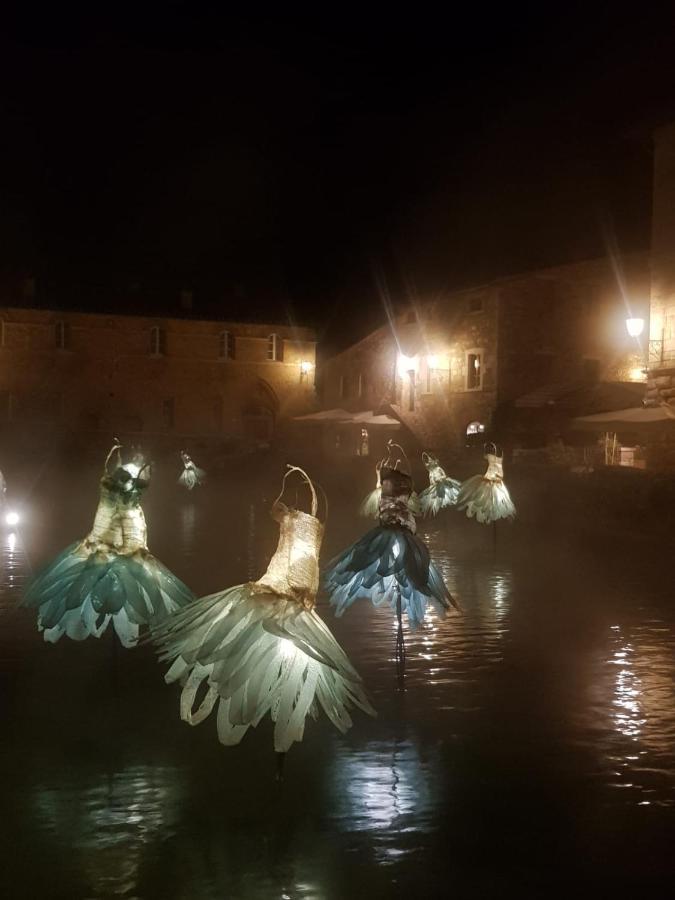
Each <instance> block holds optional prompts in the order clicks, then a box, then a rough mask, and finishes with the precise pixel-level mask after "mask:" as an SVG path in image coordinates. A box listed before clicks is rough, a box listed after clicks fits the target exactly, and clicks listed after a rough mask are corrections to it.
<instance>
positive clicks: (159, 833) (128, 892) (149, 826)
mask: <svg viewBox="0 0 675 900" xmlns="http://www.w3.org/2000/svg"><path fill="white" fill-rule="evenodd" d="M179 785H180V778H179V770H177V769H173V768H161V767H156V768H155V767H151V766H136V767H133V768H128V769H124V770H123V771H121V772H116V773H114V774H112V775H111V776H110V777H109V778H105V777H102V778H101V779H100V780H99V781H97V782H96V783H95V784H93V785H91V786H89V787H82V788H78V787H76V786H74V785H65V786H62V787H59V788H45V787H40V788H38V789H37V790H36V794H35V804H36V807H37V810H38V813H39V816H40V818H41V821H42V824H43V827H45V828H46V829H47V830H48V831H50V832H51V833H52V835H53V838H54V840H55V841H61V842H63V845H64V850H65V849H67V850H68V852H70V853H74V854H77V855H78V856H79V857H80V858H81V859H80V863H81V868H82V870H83V871H84V872H86V873H87V876H88V878H89V880H90V883H91V887H92V888H93V889H95V891H96V892H97V896H98V895H101V896H124V897H127V896H129V897H130V896H137V894H136V891H137V887H138V873H139V870H140V868H141V865H142V863H143V861H144V855H145V853H146V849H145V848H146V847H147V845H148V844H150V843H151V842H152V841H155V840H165V839H166V838H167V837H170V836H171V834H172V826H173V825H174V824H175V823H176V822H177V821H178V818H179V805H180V804H179V801H180V799H181V796H182V790H181V789H180V788H179Z"/></svg>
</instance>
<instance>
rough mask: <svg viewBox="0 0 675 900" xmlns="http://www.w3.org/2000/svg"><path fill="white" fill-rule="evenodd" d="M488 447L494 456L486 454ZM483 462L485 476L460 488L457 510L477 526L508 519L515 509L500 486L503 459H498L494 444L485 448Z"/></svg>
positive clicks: (506, 491)
mask: <svg viewBox="0 0 675 900" xmlns="http://www.w3.org/2000/svg"><path fill="white" fill-rule="evenodd" d="M490 447H492V449H493V450H494V452H490V450H489V448H490ZM485 459H486V460H487V462H488V467H487V470H486V472H485V475H472V477H471V478H469V479H467V480H466V481H465V482H463V484H462V486H461V487H460V489H459V494H458V496H457V509H465V510H466V514H467V516H469V518H471V517H474V516H475V518H476V520H477V521H478V522H482V523H483V524H484V525H489V524H490V523H492V522H497V521H498V520H499V519H512V518H513V517H514V516H515V514H516V507H515V506H514V503H513V500H511V495H510V494H509V490H508V488H507V487H506V485H505V484H504V467H503V460H504V455H503V454H502V455H499V452H498V450H497V447H496V445H495V444H487V445H486V453H485Z"/></svg>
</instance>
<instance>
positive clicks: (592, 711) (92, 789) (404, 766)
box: [0, 464, 675, 900]
mask: <svg viewBox="0 0 675 900" xmlns="http://www.w3.org/2000/svg"><path fill="white" fill-rule="evenodd" d="M98 468H99V467H97V466H92V467H90V466H84V467H80V468H77V467H62V468H60V467H59V468H55V467H52V468H50V469H49V470H48V471H46V472H43V473H42V474H41V475H40V476H39V477H37V476H36V477H31V478H29V477H25V478H23V479H18V481H17V482H16V483H15V484H14V485H13V484H12V482H11V480H10V496H11V495H12V491H14V496H15V498H16V499H17V501H18V505H19V506H20V507H21V511H22V521H21V523H20V525H19V526H18V527H17V528H16V529H14V530H13V531H12V530H10V529H7V528H6V529H4V530H2V531H1V532H0V678H1V679H2V703H3V724H4V728H3V737H2V741H0V759H1V761H2V772H3V774H4V779H3V782H4V783H3V790H2V809H1V815H0V820H1V821H2V829H3V840H2V842H0V859H1V861H2V880H3V884H4V886H5V888H6V890H5V891H4V894H5V896H7V897H11V898H14V897H49V898H51V897H54V898H61V897H63V898H99V897H100V898H105V897H121V898H160V897H161V898H165V900H167V898H186V900H187V898H189V900H201V898H209V900H210V898H223V897H226V898H245V900H248V898H254V900H255V898H272V897H273V898H284V897H287V898H293V900H295V898H357V897H408V896H411V895H412V896H416V897H419V898H427V897H432V898H433V897H446V896H451V895H453V894H455V895H458V896H468V895H469V892H471V895H472V896H479V897H492V896H494V897H503V896H505V895H506V893H507V892H508V891H512V892H517V894H519V895H520V896H534V897H536V896H551V895H558V894H560V895H562V894H565V895H567V894H569V893H570V892H571V891H575V892H576V893H577V895H579V894H581V895H585V891H589V892H590V891H591V890H593V891H594V892H595V893H596V894H597V895H598V896H610V895H611V896H621V895H622V893H623V892H626V893H629V892H632V893H633V895H639V896H645V895H657V887H656V886H657V885H659V884H661V883H662V882H663V880H664V879H665V878H667V877H668V876H669V875H671V874H673V871H672V868H673V867H672V863H671V860H670V856H671V854H670V847H669V845H670V834H672V825H673V817H674V815H675V812H674V810H673V807H674V806H675V604H674V603H673V597H672V588H671V587H670V579H669V577H668V572H667V571H666V568H665V563H664V552H663V547H662V546H661V547H659V546H657V545H654V546H653V549H650V547H651V545H650V544H648V543H647V542H645V543H643V544H641V545H640V547H639V551H638V550H636V549H635V547H634V546H633V544H632V543H631V542H630V541H629V540H626V541H625V543H624V544H621V543H619V542H617V541H614V542H612V543H610V542H608V541H607V540H606V539H605V538H604V536H603V535H600V534H598V535H597V540H594V539H593V538H592V537H591V538H586V539H584V540H580V539H578V538H577V537H576V536H575V535H574V534H571V533H570V534H569V535H565V536H564V540H563V539H562V538H561V535H560V533H559V532H557V533H554V532H553V531H551V532H550V533H546V532H545V531H543V530H542V529H535V528H532V527H530V526H528V524H527V523H526V522H524V521H518V520H517V521H516V522H515V523H513V524H505V525H500V526H499V528H498V532H497V539H496V550H495V544H494V540H493V533H492V529H491V528H487V527H484V526H480V525H478V524H477V523H475V522H473V521H469V520H466V519H465V518H464V517H462V516H461V515H459V514H456V513H452V512H448V513H446V514H441V515H440V516H439V517H438V519H436V520H433V521H429V522H422V523H420V534H421V535H422V536H423V537H424V538H425V540H426V541H427V542H428V544H429V547H430V550H431V552H432V555H433V557H434V559H435V560H436V562H437V564H438V566H439V567H440V569H441V571H442V574H443V576H444V577H445V579H446V581H447V584H448V586H449V588H450V590H451V592H452V593H453V595H454V596H455V597H456V598H457V599H458V601H459V603H460V604H461V607H462V612H461V614H452V615H450V616H449V617H448V618H447V619H445V620H440V619H438V617H436V616H435V615H434V614H432V615H430V616H429V618H428V621H427V622H426V623H425V625H424V627H423V628H421V629H420V630H419V631H417V632H415V633H410V632H409V631H407V630H406V646H407V669H406V677H405V691H404V692H400V691H397V689H396V671H395V665H394V660H393V655H394V647H395V638H396V628H395V621H394V617H393V616H392V614H391V613H390V612H389V611H388V610H387V609H384V608H381V609H377V610H376V609H373V608H372V607H371V606H370V605H369V604H367V603H361V604H357V606H356V607H354V608H353V609H351V610H350V611H349V612H348V613H347V614H346V615H345V616H344V618H342V619H335V617H334V616H333V613H332V611H331V610H330V608H329V607H328V605H327V603H326V602H325V601H324V600H323V599H322V600H320V602H319V607H318V608H319V613H320V615H322V617H323V618H324V619H325V620H326V622H327V623H328V625H329V627H330V628H331V629H332V630H333V632H334V633H335V635H336V637H337V638H338V640H339V641H340V642H341V644H342V645H343V647H344V648H345V650H346V651H347V653H348V655H349V656H350V658H351V660H352V662H353V663H354V665H355V666H356V668H357V669H358V670H359V672H360V673H361V675H362V676H363V678H364V681H365V682H366V686H367V688H368V690H369V693H370V696H371V699H372V701H373V703H374V705H375V707H376V708H377V710H378V718H377V719H375V720H370V719H369V718H368V717H366V716H365V715H361V714H360V713H359V712H358V711H357V712H355V713H354V717H353V718H354V726H353V728H352V729H351V731H350V732H349V733H348V734H347V735H346V736H345V737H342V736H341V735H339V734H338V733H337V732H336V731H335V729H334V728H333V727H332V726H331V725H330V723H329V722H328V720H327V719H326V718H325V717H324V716H323V715H322V717H321V718H320V719H319V721H318V722H316V723H315V722H309V723H308V726H307V730H306V737H305V740H304V741H303V743H302V744H300V745H296V746H295V747H294V748H293V749H292V751H291V752H290V753H289V755H288V758H287V761H286V774H285V780H284V781H283V782H282V783H277V782H276V781H275V779H274V773H275V761H274V758H273V753H272V742H271V729H270V728H269V723H267V722H265V723H263V724H261V725H260V726H259V727H258V728H257V729H255V730H251V731H250V732H249V734H247V736H246V737H245V739H244V741H243V743H242V745H240V746H239V747H236V748H229V749H228V748H224V747H222V746H220V745H219V744H218V741H217V736H216V724H215V720H213V721H212V720H211V719H208V720H207V721H206V722H204V723H203V724H201V725H200V726H198V727H196V728H190V727H189V726H188V725H186V724H184V723H183V722H181V721H180V719H179V710H178V694H179V691H178V689H177V688H176V686H167V685H165V684H164V682H163V678H162V676H163V672H164V668H163V667H161V666H160V665H158V663H157V662H156V660H155V656H154V652H153V650H152V648H150V647H140V648H136V649H134V650H124V649H122V648H121V647H120V646H119V645H116V643H115V641H114V639H113V635H112V630H110V631H109V632H107V633H106V634H105V635H104V636H103V637H102V638H101V639H100V640H96V639H89V640H87V641H86V642H84V643H82V644H75V643H74V642H71V641H69V640H67V639H66V638H63V639H62V640H61V641H60V642H59V643H58V644H56V645H54V646H52V645H47V644H45V643H44V641H43V640H42V637H41V635H39V634H38V632H37V629H36V624H35V615H34V613H33V612H32V611H26V610H18V609H17V608H16V605H17V603H18V601H19V599H20V596H21V591H22V587H23V585H24V584H25V580H26V578H28V577H29V575H30V573H31V571H32V570H33V569H34V568H36V567H39V566H40V565H41V564H43V563H45V562H47V561H48V560H49V559H50V557H51V556H52V555H54V554H55V553H57V552H58V551H59V550H61V549H63V548H64V547H65V546H66V545H68V544H69V543H72V542H73V541H74V540H76V539H78V538H80V537H82V536H84V535H85V534H86V533H87V531H88V530H89V528H90V527H91V522H92V519H93V515H94V511H95V507H96V502H97V491H98V486H97V479H98V474H99V472H98ZM280 471H281V469H280ZM178 472H179V468H177V469H176V471H175V472H174V471H173V469H172V467H171V466H170V465H169V464H166V465H165V466H158V467H157V471H156V473H155V476H154V478H153V483H152V485H151V487H150V489H149V490H148V492H147V497H146V500H145V503H144V507H145V510H146V516H147V520H148V532H149V546H150V549H151V550H152V552H153V553H154V554H155V555H156V556H157V557H158V558H159V559H161V560H162V561H163V562H164V563H165V564H166V565H168V566H169V568H171V569H172V570H173V571H174V572H175V573H176V574H177V575H178V576H179V577H180V578H182V579H183V580H184V581H186V583H188V584H189V585H190V586H191V587H192V588H193V589H194V590H195V591H196V592H197V593H198V594H200V595H201V594H205V593H210V592H213V591H215V590H219V589H222V588H224V587H226V586H230V585H232V584H237V583H239V582H242V581H245V580H247V579H248V578H249V577H257V575H258V574H259V573H261V572H262V570H263V569H264V567H265V565H266V562H267V559H268V558H269V555H270V553H271V552H272V550H273V549H274V547H275V545H276V540H277V534H278V532H277V526H276V524H275V523H274V521H273V520H272V519H271V518H270V517H269V515H268V509H269V506H270V505H271V502H272V501H273V499H274V497H275V496H276V493H277V492H278V485H279V481H280V478H279V477H277V475H278V474H279V472H278V471H277V469H276V468H275V467H272V466H270V467H266V470H265V471H264V472H262V473H261V474H257V473H256V472H254V471H251V472H250V473H249V474H247V476H246V477H240V476H239V475H237V476H236V477H235V476H233V475H230V476H223V477H222V478H218V477H212V478H210V480H209V483H208V486H207V487H205V488H203V489H198V490H195V491H194V492H192V493H188V492H186V491H184V490H182V489H180V488H179V487H178V486H177V485H176V484H175V478H176V477H177V475H178ZM507 481H508V478H507ZM354 493H355V492H354V491H353V490H352V491H345V492H344V493H341V492H339V491H338V492H334V491H329V494H330V501H331V504H330V516H329V520H328V526H327V531H326V538H325V541H324V550H323V561H324V562H327V561H328V559H329V558H330V557H331V556H332V555H333V554H334V553H336V552H337V551H339V550H341V549H342V548H343V547H344V546H345V545H346V544H347V543H350V542H351V541H352V540H354V539H355V538H356V537H357V536H358V535H359V534H361V533H362V532H363V531H365V530H366V529H367V528H368V527H369V524H368V523H367V522H365V521H363V520H360V519H358V517H357V516H356V506H357V503H355V502H354V496H353V494H354ZM293 499H294V498H293V497H291V498H290V500H291V501H293ZM514 499H516V502H517V501H518V497H515V498H514ZM636 891H637V894H636V893H635V892H636Z"/></svg>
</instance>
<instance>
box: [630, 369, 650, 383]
mask: <svg viewBox="0 0 675 900" xmlns="http://www.w3.org/2000/svg"><path fill="white" fill-rule="evenodd" d="M628 377H629V378H630V380H631V381H646V380H647V374H646V372H645V370H644V369H637V368H636V369H631V370H630V372H629V373H628Z"/></svg>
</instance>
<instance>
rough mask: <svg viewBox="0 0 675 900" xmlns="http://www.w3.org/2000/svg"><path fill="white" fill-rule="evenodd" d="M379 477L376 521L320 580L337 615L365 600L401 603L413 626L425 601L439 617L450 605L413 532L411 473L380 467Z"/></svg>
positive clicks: (450, 600)
mask: <svg viewBox="0 0 675 900" xmlns="http://www.w3.org/2000/svg"><path fill="white" fill-rule="evenodd" d="M381 480H382V495H381V498H380V503H379V520H380V524H379V525H378V526H377V527H375V528H373V529H371V530H370V531H368V532H367V533H366V534H365V535H363V537H361V538H359V540H358V541H356V543H354V544H352V546H351V547H349V548H348V549H347V550H345V551H344V552H343V553H341V554H340V555H339V556H337V557H335V559H333V560H332V561H331V562H330V563H329V564H328V566H327V568H326V571H325V573H324V580H323V584H324V587H325V589H326V591H327V593H328V595H329V597H330V602H331V604H332V605H333V606H334V608H335V614H336V615H337V616H341V615H342V614H343V613H344V612H345V610H347V609H348V608H349V607H350V606H351V605H352V603H354V602H355V601H356V600H358V599H359V598H365V599H368V600H370V601H371V602H372V604H373V605H374V606H380V605H382V604H387V605H389V606H390V607H391V608H392V609H393V610H394V611H397V607H398V606H399V604H400V607H401V610H402V612H404V613H406V614H407V616H408V622H409V624H410V626H411V627H412V628H415V627H416V626H418V625H419V624H420V623H421V622H422V620H423V619H424V616H425V613H426V609H427V605H428V604H429V603H431V604H432V605H433V606H435V608H436V610H437V611H438V612H439V613H440V614H441V615H445V613H446V611H447V610H448V609H449V608H450V606H451V605H453V606H454V605H455V604H454V600H453V599H452V597H451V596H450V593H449V591H448V589H447V587H446V586H445V583H444V581H443V578H442V577H441V575H440V573H439V571H438V569H437V568H436V567H435V565H434V564H433V562H432V561H431V559H430V557H429V551H428V550H427V547H426V545H425V544H424V543H423V541H421V540H420V538H418V537H417V535H416V534H415V531H416V525H415V519H414V516H413V513H412V511H411V509H410V506H409V499H410V496H411V494H412V480H411V478H410V476H409V475H407V474H406V473H405V472H402V471H400V470H399V469H390V468H384V467H383V468H382V471H381Z"/></svg>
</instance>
